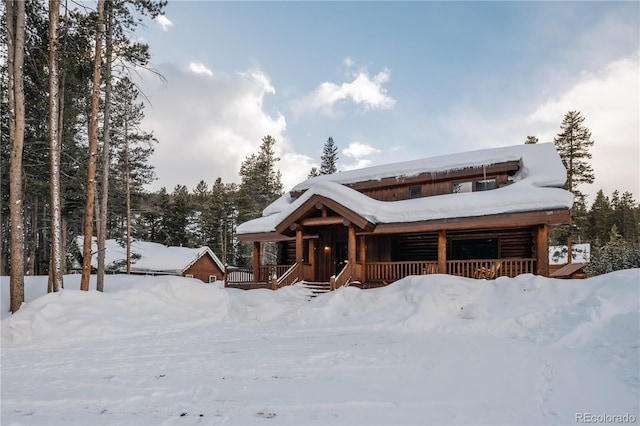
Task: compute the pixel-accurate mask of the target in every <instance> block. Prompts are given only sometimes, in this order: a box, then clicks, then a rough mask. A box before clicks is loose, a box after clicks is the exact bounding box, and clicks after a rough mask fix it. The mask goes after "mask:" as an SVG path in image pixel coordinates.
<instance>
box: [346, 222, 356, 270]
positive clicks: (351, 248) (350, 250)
mask: <svg viewBox="0 0 640 426" xmlns="http://www.w3.org/2000/svg"><path fill="white" fill-rule="evenodd" d="M347 259H348V260H349V263H350V264H351V265H352V266H351V267H352V268H355V266H356V227H355V225H354V224H353V223H351V224H349V239H348V241H347Z"/></svg>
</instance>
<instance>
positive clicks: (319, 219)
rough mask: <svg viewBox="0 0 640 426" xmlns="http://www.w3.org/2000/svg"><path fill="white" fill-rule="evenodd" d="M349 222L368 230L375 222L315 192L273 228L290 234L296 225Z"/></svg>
mask: <svg viewBox="0 0 640 426" xmlns="http://www.w3.org/2000/svg"><path fill="white" fill-rule="evenodd" d="M350 223H353V224H354V225H356V226H357V227H359V228H361V229H364V230H368V231H371V230H373V228H375V224H373V223H372V222H370V221H369V220H367V219H366V218H364V217H362V216H361V215H359V214H358V213H356V212H354V211H353V210H351V209H350V208H348V207H346V206H344V205H342V204H340V203H339V202H337V201H335V200H332V199H331V198H328V197H325V196H322V195H318V194H315V195H313V196H311V197H310V198H309V199H307V200H306V201H305V202H304V203H302V204H301V205H300V206H299V207H298V208H296V209H295V210H293V211H292V212H291V213H290V214H289V215H288V216H286V217H285V218H284V219H283V220H282V221H281V222H280V223H279V224H278V225H276V229H275V230H276V232H277V233H279V234H283V235H292V234H293V232H294V231H295V229H296V227H297V226H298V225H301V226H307V227H309V226H324V225H335V224H343V225H348V224H350Z"/></svg>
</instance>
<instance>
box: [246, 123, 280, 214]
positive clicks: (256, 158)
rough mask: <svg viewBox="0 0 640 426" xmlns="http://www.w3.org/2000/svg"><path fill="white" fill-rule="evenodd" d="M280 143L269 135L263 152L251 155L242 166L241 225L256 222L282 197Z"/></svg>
mask: <svg viewBox="0 0 640 426" xmlns="http://www.w3.org/2000/svg"><path fill="white" fill-rule="evenodd" d="M275 143H276V140H275V139H274V138H273V137H271V136H269V135H267V136H265V137H264V138H262V144H261V145H260V152H259V153H258V154H251V155H250V156H249V157H247V158H246V159H245V160H244V161H243V162H242V164H241V165H240V177H241V182H240V187H239V189H238V220H239V222H240V223H242V222H244V221H247V220H250V219H254V218H256V217H258V216H260V215H261V214H262V210H263V209H264V208H265V207H267V206H268V205H269V204H271V203H272V202H273V201H275V200H276V199H277V198H278V197H280V196H281V195H282V191H283V187H282V176H281V173H280V170H278V169H276V168H275V163H276V162H277V161H280V158H278V157H276V155H275V150H274V145H275Z"/></svg>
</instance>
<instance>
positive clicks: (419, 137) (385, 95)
mask: <svg viewBox="0 0 640 426" xmlns="http://www.w3.org/2000/svg"><path fill="white" fill-rule="evenodd" d="M137 35H138V37H140V40H141V41H144V42H146V43H148V44H149V45H150V49H151V54H152V64H151V66H152V67H153V68H154V69H155V70H157V71H158V72H160V73H161V74H162V76H163V77H164V78H165V79H166V81H161V80H160V79H159V78H157V77H155V76H154V75H153V74H151V73H146V74H145V73H142V75H143V76H144V81H143V82H142V88H143V90H144V92H145V94H146V95H147V96H148V99H149V102H150V103H149V105H148V106H147V108H146V110H145V113H146V118H145V121H144V127H145V129H146V130H151V131H153V133H154V135H155V136H156V138H157V139H158V144H157V145H156V147H155V153H154V155H153V157H152V159H151V162H152V164H153V165H154V166H155V168H156V175H157V178H158V179H157V180H156V181H155V182H153V183H152V184H151V185H149V189H150V190H157V189H159V188H160V187H165V188H167V190H168V191H169V192H171V191H172V190H173V188H174V187H175V186H176V185H178V184H180V185H186V186H187V187H188V188H189V189H190V190H193V189H194V188H195V186H196V184H197V183H198V182H199V181H201V180H204V181H205V182H206V183H208V184H209V185H211V184H212V183H213V182H214V181H215V180H216V178H218V177H220V178H222V180H223V182H225V183H228V182H239V181H240V177H239V173H238V172H239V170H240V164H241V162H242V161H243V160H244V159H246V157H248V156H249V155H251V154H253V153H257V152H258V150H259V146H260V144H261V141H262V138H263V137H264V136H266V135H271V136H272V137H274V138H275V139H276V141H277V143H276V146H275V149H276V153H277V155H278V157H279V158H280V160H279V161H278V162H277V164H276V167H277V168H278V169H279V170H280V171H281V173H282V181H283V184H284V189H285V190H289V189H291V188H292V187H293V186H294V185H295V184H297V183H298V182H300V181H302V180H304V179H306V177H307V175H308V173H309V171H310V169H311V168H312V167H313V166H319V164H320V158H321V155H322V148H323V146H324V143H325V142H326V141H327V139H328V138H329V137H332V138H333V140H334V142H335V144H336V146H337V147H338V151H339V152H338V156H339V159H338V169H339V170H341V171H344V170H350V169H354V168H359V167H366V166H369V165H381V164H388V163H392V162H397V161H406V160H413V159H417V158H425V157H433V156H439V155H445V154H451V153H458V152H464V151H470V150H477V149H485V148H492V147H501V146H509V145H517V144H521V143H524V141H525V139H526V137H527V136H530V135H531V136H536V137H538V139H539V140H540V141H541V142H552V141H553V138H554V137H555V136H556V135H557V134H558V133H559V132H560V125H561V122H562V119H563V118H564V116H565V114H566V113H567V112H568V111H580V112H581V114H582V116H583V117H584V118H585V121H584V123H583V124H584V125H585V126H586V127H587V128H589V130H590V131H591V133H592V139H593V140H594V141H595V144H594V146H593V147H592V148H591V154H592V155H593V158H592V159H591V165H592V166H593V169H594V172H595V176H596V180H595V183H594V184H593V185H586V186H583V187H581V188H580V189H581V191H582V192H583V193H586V194H588V195H589V196H590V198H591V199H592V198H593V196H594V195H595V193H596V192H597V191H598V190H599V189H602V190H603V191H604V193H605V195H610V194H611V193H612V192H613V191H614V190H618V191H620V192H621V193H622V192H625V191H629V192H631V193H632V194H633V195H634V198H635V199H636V200H637V199H638V198H639V197H640V176H639V171H638V169H639V164H640V147H639V146H640V123H639V121H640V118H639V117H640V83H639V81H640V64H639V57H640V4H639V3H638V2H420V1H417V2H358V1H356V2H270V1H266V2H214V1H169V3H168V5H167V7H166V9H165V14H164V16H161V17H159V18H157V19H155V20H154V21H153V22H148V23H147V25H146V27H145V28H143V29H140V30H139V31H138V34H137Z"/></svg>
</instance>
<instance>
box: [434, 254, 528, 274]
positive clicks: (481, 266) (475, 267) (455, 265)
mask: <svg viewBox="0 0 640 426" xmlns="http://www.w3.org/2000/svg"><path fill="white" fill-rule="evenodd" d="M535 266H536V259H528V258H510V259H482V260H448V261H447V274H449V275H456V276H459V277H467V278H497V277H515V276H516V275H520V274H533V273H535ZM491 272H493V273H491Z"/></svg>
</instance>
